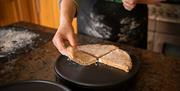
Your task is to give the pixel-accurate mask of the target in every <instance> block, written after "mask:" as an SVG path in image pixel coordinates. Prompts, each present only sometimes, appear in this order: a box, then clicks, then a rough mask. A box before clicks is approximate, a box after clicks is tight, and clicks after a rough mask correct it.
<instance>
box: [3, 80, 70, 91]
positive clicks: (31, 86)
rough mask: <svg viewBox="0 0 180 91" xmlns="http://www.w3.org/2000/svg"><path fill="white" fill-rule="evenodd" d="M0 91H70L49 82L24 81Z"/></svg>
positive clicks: (4, 87)
mask: <svg viewBox="0 0 180 91" xmlns="http://www.w3.org/2000/svg"><path fill="white" fill-rule="evenodd" d="M0 91H70V90H69V89H67V88H66V87H64V86H62V85H60V84H56V83H54V82H49V81H23V82H17V83H13V84H9V85H5V86H1V87H0Z"/></svg>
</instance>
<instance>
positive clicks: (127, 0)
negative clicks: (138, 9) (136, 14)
mask: <svg viewBox="0 0 180 91" xmlns="http://www.w3.org/2000/svg"><path fill="white" fill-rule="evenodd" d="M123 6H124V8H125V9H126V10H128V11H131V10H132V9H133V8H134V7H135V6H136V0H123Z"/></svg>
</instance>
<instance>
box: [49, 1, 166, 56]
mask: <svg viewBox="0 0 180 91" xmlns="http://www.w3.org/2000/svg"><path fill="white" fill-rule="evenodd" d="M160 1H164V0H138V1H137V0H123V6H124V8H125V9H126V10H129V11H130V10H132V9H133V8H134V7H135V6H136V4H137V3H144V4H147V3H148V4H154V3H158V2H160ZM60 8H61V11H60V14H61V15H60V26H59V28H58V30H57V32H56V34H55V35H54V38H53V40H52V41H53V44H54V45H55V47H56V48H57V49H58V51H59V52H60V53H61V54H62V55H66V56H68V55H69V52H68V46H70V47H72V48H76V46H77V42H76V34H75V33H74V29H73V27H72V20H73V18H74V15H75V12H76V10H77V5H76V4H75V3H74V1H73V0H62V2H61V6H60Z"/></svg>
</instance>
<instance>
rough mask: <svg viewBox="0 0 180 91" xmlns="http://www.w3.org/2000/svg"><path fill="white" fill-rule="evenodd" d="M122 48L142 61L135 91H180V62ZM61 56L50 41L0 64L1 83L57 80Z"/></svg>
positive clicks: (81, 39) (88, 39)
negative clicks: (55, 66) (56, 68)
mask: <svg viewBox="0 0 180 91" xmlns="http://www.w3.org/2000/svg"><path fill="white" fill-rule="evenodd" d="M15 26H23V27H28V28H35V29H39V30H43V31H46V32H51V33H55V29H50V28H46V27H42V26H38V25H34V24H29V23H17V24H15ZM47 30H48V31H47ZM49 30H50V31H49ZM78 40H79V43H80V44H86V43H111V42H108V41H104V40H101V39H96V38H91V37H87V36H83V35H79V36H78ZM118 46H119V47H120V48H122V49H125V50H128V51H130V52H132V53H133V54H136V55H137V56H138V57H139V59H140V61H141V67H140V70H139V73H138V75H137V76H136V77H135V81H134V82H133V84H132V86H131V87H130V88H131V89H132V91H180V60H178V59H173V58H171V57H167V56H164V55H162V54H158V53H154V52H151V51H147V50H143V49H139V48H133V47H131V46H126V45H118ZM59 55H60V54H59V52H58V51H57V49H56V48H55V47H54V46H53V43H52V42H51V41H50V42H48V43H46V44H45V45H42V46H40V47H39V48H37V49H35V50H32V51H30V52H29V53H27V54H23V55H22V56H21V57H19V58H17V59H15V60H12V61H10V62H7V63H3V64H0V84H1V85H3V84H7V83H12V82H15V81H20V80H36V79H38V80H50V81H55V74H54V63H55V61H56V59H57V58H58V56H59Z"/></svg>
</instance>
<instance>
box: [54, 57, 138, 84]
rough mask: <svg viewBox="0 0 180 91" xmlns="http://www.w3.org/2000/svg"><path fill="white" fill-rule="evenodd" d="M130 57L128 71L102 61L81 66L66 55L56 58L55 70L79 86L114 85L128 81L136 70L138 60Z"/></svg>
mask: <svg viewBox="0 0 180 91" xmlns="http://www.w3.org/2000/svg"><path fill="white" fill-rule="evenodd" d="M131 58H132V62H133V67H132V69H131V70H130V72H128V73H126V72H124V71H122V70H120V69H117V68H114V67H111V66H107V65H105V64H102V63H95V64H92V65H89V66H82V65H79V64H77V63H75V62H73V61H71V60H69V59H68V57H66V56H60V57H59V58H58V60H57V62H56V65H55V71H56V74H57V76H58V77H59V78H61V79H63V80H66V81H68V82H70V83H71V84H74V85H78V86H80V87H85V88H86V87H88V88H94V87H95V88H96V87H107V86H115V85H117V84H121V83H123V82H126V81H128V80H129V79H130V78H132V77H133V76H135V74H136V73H137V72H138V70H139V67H140V61H139V60H138V59H137V57H136V56H131Z"/></svg>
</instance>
